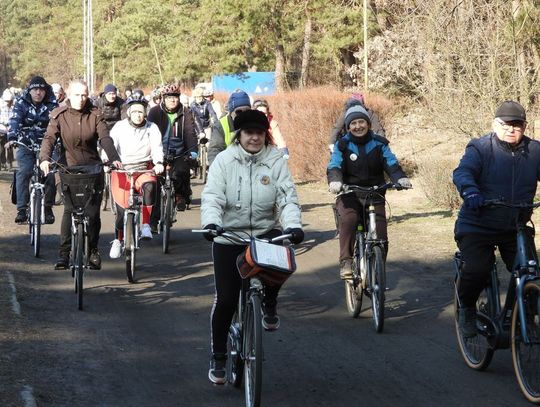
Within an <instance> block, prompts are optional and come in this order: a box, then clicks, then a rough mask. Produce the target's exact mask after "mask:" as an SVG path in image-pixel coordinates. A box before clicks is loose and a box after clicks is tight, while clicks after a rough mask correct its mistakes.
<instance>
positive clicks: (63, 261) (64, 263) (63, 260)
mask: <svg viewBox="0 0 540 407" xmlns="http://www.w3.org/2000/svg"><path fill="white" fill-rule="evenodd" d="M68 267H69V254H67V253H66V254H60V255H59V256H58V259H57V260H56V263H55V264H54V269H55V270H65V269H67V268H68Z"/></svg>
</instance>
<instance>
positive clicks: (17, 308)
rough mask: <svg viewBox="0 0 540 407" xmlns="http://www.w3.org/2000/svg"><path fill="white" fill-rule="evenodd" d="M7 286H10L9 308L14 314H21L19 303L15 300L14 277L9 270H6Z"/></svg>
mask: <svg viewBox="0 0 540 407" xmlns="http://www.w3.org/2000/svg"><path fill="white" fill-rule="evenodd" d="M6 273H7V277H8V282H9V287H10V288H11V309H12V310H13V312H14V313H15V314H16V315H21V304H19V301H17V288H16V287H15V277H13V273H11V271H6Z"/></svg>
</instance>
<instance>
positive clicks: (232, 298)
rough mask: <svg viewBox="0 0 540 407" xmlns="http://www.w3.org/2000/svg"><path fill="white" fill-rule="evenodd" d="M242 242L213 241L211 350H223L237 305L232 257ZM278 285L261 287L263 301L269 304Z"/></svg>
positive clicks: (237, 278) (236, 278)
mask: <svg viewBox="0 0 540 407" xmlns="http://www.w3.org/2000/svg"><path fill="white" fill-rule="evenodd" d="M245 249H246V246H239V245H228V244H220V243H214V244H213V246H212V256H213V259H214V281H215V285H216V293H215V296H214V306H213V307H212V313H211V316H210V318H211V329H212V334H211V335H212V344H211V347H212V353H213V354H214V355H216V354H226V353H227V333H228V331H229V327H230V326H231V321H232V318H233V315H234V312H235V311H236V308H237V306H238V298H239V294H240V289H241V288H242V278H241V277H240V275H239V274H238V269H237V268H236V258H237V257H238V255H239V254H241V253H242V252H243V251H244V250H245ZM280 288H281V286H276V287H265V288H264V304H265V305H266V306H273V305H276V303H277V296H278V293H279V289H280Z"/></svg>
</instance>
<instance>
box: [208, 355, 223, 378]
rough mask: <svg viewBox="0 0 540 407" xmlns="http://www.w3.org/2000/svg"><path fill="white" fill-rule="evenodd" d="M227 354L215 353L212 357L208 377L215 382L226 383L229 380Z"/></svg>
mask: <svg viewBox="0 0 540 407" xmlns="http://www.w3.org/2000/svg"><path fill="white" fill-rule="evenodd" d="M226 365H227V355H214V356H212V359H210V369H209V370H208V378H209V379H210V381H211V382H212V383H214V384H225V382H226V381H227V370H226Z"/></svg>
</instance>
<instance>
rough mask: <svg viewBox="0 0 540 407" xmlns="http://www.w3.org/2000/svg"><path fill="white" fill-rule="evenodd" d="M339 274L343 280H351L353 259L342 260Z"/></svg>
mask: <svg viewBox="0 0 540 407" xmlns="http://www.w3.org/2000/svg"><path fill="white" fill-rule="evenodd" d="M339 276H340V277H341V279H342V280H350V279H351V278H352V277H353V275H352V260H350V259H347V260H341V263H340V265H339Z"/></svg>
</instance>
